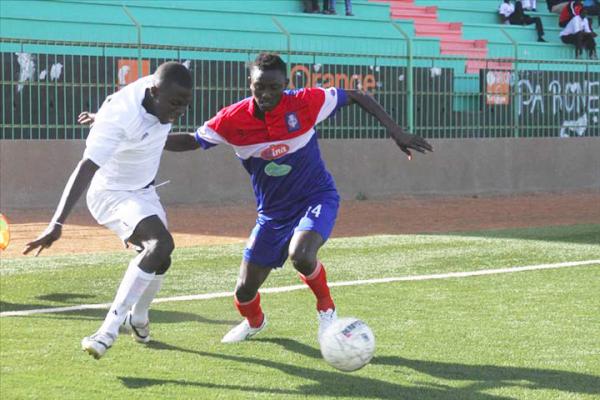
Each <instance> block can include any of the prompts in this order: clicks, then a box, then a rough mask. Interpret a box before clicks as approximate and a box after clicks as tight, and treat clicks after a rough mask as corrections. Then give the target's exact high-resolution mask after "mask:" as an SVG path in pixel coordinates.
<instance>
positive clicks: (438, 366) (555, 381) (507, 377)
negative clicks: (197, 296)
mask: <svg viewBox="0 0 600 400" xmlns="http://www.w3.org/2000/svg"><path fill="white" fill-rule="evenodd" d="M253 341H261V342H267V343H274V344H277V345H280V346H282V347H283V348H285V349H286V350H288V351H292V352H294V353H298V354H302V355H304V356H306V357H310V358H320V357H321V353H320V351H319V350H318V349H316V348H313V347H311V346H308V345H306V344H304V343H300V342H298V341H296V340H293V339H284V338H267V339H265V338H261V339H253ZM371 364H373V365H388V366H393V367H404V368H410V369H412V370H415V371H418V372H421V373H424V374H427V375H430V376H434V377H436V378H441V379H446V380H453V381H469V382H471V381H474V383H472V384H470V385H468V386H467V387H464V388H463V390H468V391H470V392H476V393H478V392H480V391H483V390H487V389H492V388H498V387H510V386H522V387H527V388H529V389H546V390H558V391H562V392H566V393H580V394H596V395H600V376H594V375H588V374H582V373H577V372H570V371H559V370H551V369H537V368H522V367H499V366H496V365H468V364H458V363H445V362H438V361H424V360H412V359H409V358H404V357H398V356H382V357H377V356H376V357H375V358H373V360H372V361H371ZM399 372H401V371H399ZM472 394H473V393H472Z"/></svg>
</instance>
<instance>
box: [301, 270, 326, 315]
mask: <svg viewBox="0 0 600 400" xmlns="http://www.w3.org/2000/svg"><path fill="white" fill-rule="evenodd" d="M298 275H300V279H302V281H303V282H304V283H306V284H307V285H308V287H310V290H312V292H313V293H314V294H315V297H316V298H317V310H318V311H327V310H328V309H330V308H331V309H335V304H334V303H333V299H332V298H331V293H330V292H329V286H327V273H326V272H325V267H324V266H323V264H321V262H320V261H317V268H315V270H314V271H313V273H312V274H310V275H309V276H305V275H302V274H300V273H299V274H298Z"/></svg>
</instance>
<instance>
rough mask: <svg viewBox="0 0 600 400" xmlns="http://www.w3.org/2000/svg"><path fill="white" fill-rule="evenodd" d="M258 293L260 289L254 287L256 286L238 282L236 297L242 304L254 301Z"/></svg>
mask: <svg viewBox="0 0 600 400" xmlns="http://www.w3.org/2000/svg"><path fill="white" fill-rule="evenodd" d="M256 293H258V288H257V287H254V285H248V284H246V283H245V282H238V284H237V286H236V287H235V297H236V299H237V300H238V301H239V302H240V303H244V302H247V301H250V300H252V299H253V298H254V297H255V296H256Z"/></svg>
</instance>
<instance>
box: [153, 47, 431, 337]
mask: <svg viewBox="0 0 600 400" xmlns="http://www.w3.org/2000/svg"><path fill="white" fill-rule="evenodd" d="M250 75H251V76H250V90H251V92H252V96H251V97H248V98H246V99H244V100H242V101H240V102H238V103H235V104H233V105H231V106H228V107H225V108H223V109H222V110H220V111H219V112H218V113H217V115H216V116H215V117H213V118H212V119H211V120H209V121H208V122H206V123H205V124H204V125H203V126H202V127H201V128H199V129H198V130H197V131H196V132H195V134H193V136H192V135H189V134H179V135H177V134H176V135H170V137H169V139H168V140H167V144H166V146H165V149H166V150H171V151H185V150H192V149H196V148H200V147H201V148H203V149H209V148H211V147H214V146H216V145H219V144H227V145H230V146H232V147H233V148H234V150H235V152H236V154H237V156H238V157H239V158H240V160H241V162H242V164H243V166H244V168H245V169H246V171H248V173H249V174H250V177H251V180H252V186H253V188H254V193H255V196H256V202H257V210H258V218H257V219H256V226H255V227H254V229H253V230H252V233H251V235H250V239H249V240H248V244H247V245H246V248H245V249H244V257H243V260H242V264H241V267H240V274H239V278H238V282H237V286H236V288H235V299H234V300H235V306H236V308H237V309H238V311H239V312H240V314H241V315H242V316H243V317H245V319H244V320H243V321H242V322H241V323H240V324H239V325H237V326H236V327H234V328H233V329H232V330H231V331H229V332H228V333H227V334H226V335H225V336H224V337H223V339H222V342H223V343H234V342H240V341H243V340H246V339H248V338H250V337H252V336H254V335H255V334H257V333H258V332H260V331H261V330H262V329H263V328H264V327H265V326H266V324H267V318H266V316H265V314H264V313H263V311H262V308H261V306H260V294H259V292H258V289H259V288H260V287H261V285H262V284H263V282H264V281H265V279H266V278H267V276H268V275H269V273H270V272H271V270H272V269H274V268H280V267H281V266H282V265H283V264H284V262H285V261H286V259H287V258H288V257H289V258H290V260H291V262H292V264H293V266H294V268H295V269H296V270H298V272H299V273H300V278H301V279H302V280H303V281H304V282H305V283H306V284H307V285H308V286H309V287H310V289H311V290H312V291H313V293H314V294H315V297H316V299H317V311H318V317H319V337H320V336H321V333H322V332H323V331H324V330H325V329H326V328H327V326H329V325H330V324H331V322H332V321H334V320H335V319H336V318H337V315H336V311H335V304H334V302H333V299H332V298H331V294H330V292H329V287H328V286H327V277H326V273H325V267H324V266H323V264H322V263H321V261H319V260H318V258H317V253H318V251H319V249H320V248H321V246H322V245H323V244H324V243H325V241H326V240H327V239H328V238H329V235H330V233H331V231H332V229H333V226H334V224H335V220H336V217H337V212H338V207H339V201H340V198H339V195H338V192H337V190H336V187H335V183H334V180H333V178H332V176H331V174H330V173H329V172H328V171H327V169H326V168H325V164H324V162H323V160H322V158H321V153H320V151H319V147H318V144H317V133H316V131H315V125H317V124H318V123H319V122H321V121H323V120H325V119H326V118H328V117H330V116H331V115H333V114H334V113H335V112H336V111H337V110H339V109H340V108H341V107H344V106H347V105H350V104H353V103H356V104H358V105H359V106H360V107H362V108H363V109H364V110H365V111H366V112H368V113H369V114H371V115H373V116H374V117H375V118H377V119H378V120H379V122H381V124H383V126H385V127H386V128H387V131H388V133H389V135H390V136H391V137H392V138H393V140H394V141H395V142H396V144H397V145H398V146H399V147H400V149H401V150H402V151H403V152H405V153H406V154H407V155H408V157H409V159H410V158H411V149H412V150H416V151H419V152H421V153H425V152H426V151H432V150H433V149H432V147H431V145H430V144H429V143H427V141H425V140H424V139H422V138H421V137H419V136H415V135H411V134H408V133H406V132H404V131H403V130H402V128H400V127H399V126H398V124H396V123H395V122H394V121H393V120H392V118H391V117H390V116H389V115H388V114H387V113H386V112H385V110H384V109H383V107H381V105H380V104H379V103H377V102H376V101H375V100H374V99H373V97H371V96H369V95H368V94H366V93H364V92H360V91H355V90H343V89H339V88H328V89H322V88H307V89H300V90H286V87H287V86H288V82H289V81H288V78H287V68H286V64H285V62H284V61H283V60H282V59H281V58H280V57H279V56H278V55H275V54H269V53H263V54H260V55H259V56H258V57H257V58H256V60H255V62H254V63H253V65H252V66H251V70H250Z"/></svg>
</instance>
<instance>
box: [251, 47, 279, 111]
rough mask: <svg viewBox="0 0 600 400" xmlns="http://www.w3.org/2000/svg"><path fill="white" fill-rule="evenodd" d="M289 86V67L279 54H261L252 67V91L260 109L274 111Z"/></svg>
mask: <svg viewBox="0 0 600 400" xmlns="http://www.w3.org/2000/svg"><path fill="white" fill-rule="evenodd" d="M287 85H288V78H287V67H286V65H285V62H284V61H283V60H282V59H281V57H279V56H278V55H277V54H273V53H261V54H259V55H258V57H256V60H254V62H253V63H252V65H251V66H250V91H251V92H252V97H253V98H254V102H255V103H256V105H257V106H258V108H259V109H260V110H261V111H263V112H267V111H271V110H273V109H274V108H275V107H276V106H277V104H279V100H281V96H282V95H283V91H284V90H285V88H286V87H287Z"/></svg>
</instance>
